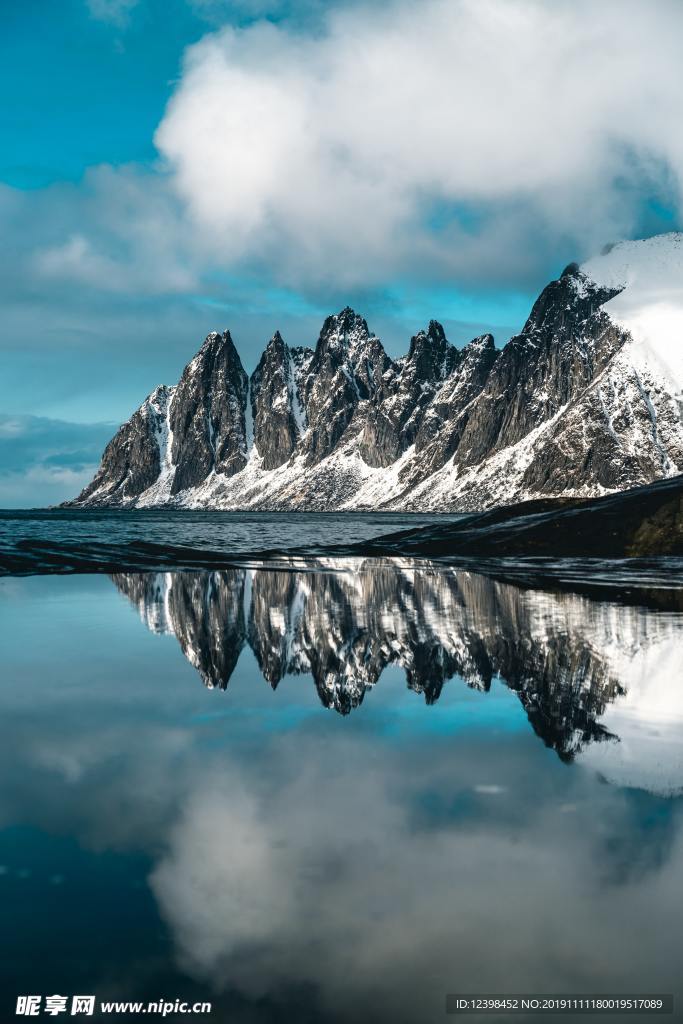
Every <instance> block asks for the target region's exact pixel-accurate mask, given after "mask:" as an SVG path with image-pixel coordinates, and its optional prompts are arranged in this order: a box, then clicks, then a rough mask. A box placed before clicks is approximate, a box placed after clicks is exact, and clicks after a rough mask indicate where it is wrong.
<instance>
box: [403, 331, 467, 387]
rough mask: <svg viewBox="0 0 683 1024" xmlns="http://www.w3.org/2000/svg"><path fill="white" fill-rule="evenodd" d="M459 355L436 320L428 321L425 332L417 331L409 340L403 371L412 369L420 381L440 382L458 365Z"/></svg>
mask: <svg viewBox="0 0 683 1024" xmlns="http://www.w3.org/2000/svg"><path fill="white" fill-rule="evenodd" d="M459 359H460V353H459V351H458V349H457V348H455V346H454V345H451V343H450V342H449V341H448V339H447V338H446V332H445V331H444V329H443V327H442V326H441V324H440V323H439V322H438V320H430V322H429V327H428V328H427V330H426V331H425V330H422V331H418V332H417V334H415V335H413V337H412V338H411V339H410V347H409V349H408V355H407V356H406V358H405V360H404V362H403V371H404V372H406V371H407V372H410V371H411V369H413V368H414V372H415V373H416V375H417V376H418V377H419V378H421V379H422V380H440V379H441V380H442V379H443V378H444V377H447V376H448V375H449V374H450V373H452V371H453V370H454V369H455V367H456V366H457V364H458V361H459Z"/></svg>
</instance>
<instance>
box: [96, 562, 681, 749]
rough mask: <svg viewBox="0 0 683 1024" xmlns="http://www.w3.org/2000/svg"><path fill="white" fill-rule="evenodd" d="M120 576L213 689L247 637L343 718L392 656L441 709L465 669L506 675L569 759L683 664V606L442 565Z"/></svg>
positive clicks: (485, 685) (473, 676) (482, 681)
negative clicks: (446, 689) (522, 583)
mask: <svg viewBox="0 0 683 1024" xmlns="http://www.w3.org/2000/svg"><path fill="white" fill-rule="evenodd" d="M306 570H308V571H306ZM310 570H315V571H310ZM113 579H114V582H115V583H116V586H117V587H118V588H119V590H120V591H121V592H122V593H124V594H125V595H126V596H127V597H128V598H129V599H130V600H131V601H132V602H133V603H134V604H136V605H137V606H138V608H139V609H140V613H141V615H142V617H143V620H144V621H145V622H146V624H147V625H148V627H149V628H150V629H151V630H153V631H154V632H161V633H171V634H174V635H175V636H176V637H177V638H178V641H179V642H180V645H181V647H182V649H183V652H184V654H185V656H186V657H187V658H188V660H189V661H190V662H191V663H192V664H193V665H194V666H195V667H196V668H197V670H198V671H199V673H200V675H201V677H202V679H203V680H204V682H205V684H206V685H207V686H211V687H214V686H218V687H221V688H223V689H225V688H226V687H227V685H228V682H229V680H230V676H231V675H232V672H233V671H234V668H235V665H236V664H237V660H238V658H239V655H240V652H241V650H242V648H243V646H244V645H245V643H248V644H249V646H250V647H251V649H252V651H253V652H254V655H255V657H256V660H257V661H258V664H259V666H260V669H261V671H262V673H263V675H264V677H265V678H266V679H267V680H268V682H269V683H270V684H271V686H273V687H276V686H277V684H278V683H279V681H280V680H281V679H282V678H283V676H285V675H287V674H301V673H310V674H311V675H312V676H313V679H314V681H315V685H316V688H317V691H318V693H319V695H320V699H321V701H322V702H323V704H324V705H325V706H326V707H334V708H335V709H336V710H337V711H339V712H341V713H342V714H347V713H348V712H349V711H351V710H352V709H353V708H355V707H357V706H358V705H359V704H360V703H361V701H362V700H363V697H364V694H365V692H366V691H367V690H368V689H369V688H370V687H372V686H373V685H374V684H375V683H376V682H377V680H378V679H379V677H380V676H381V674H382V672H383V670H384V668H385V667H386V666H387V665H391V664H393V665H399V666H401V667H402V668H403V669H404V670H405V673H406V678H407V682H408V686H409V687H410V689H412V690H414V691H416V692H417V693H422V694H424V696H425V700H426V701H427V703H429V704H432V703H434V702H435V701H437V700H438V698H439V695H440V693H441V690H442V688H443V685H444V683H445V682H446V681H447V680H448V679H450V678H451V677H453V676H460V677H462V678H463V679H464V680H465V681H466V682H467V684H468V685H469V686H472V687H475V688H477V689H480V690H488V689H489V687H490V685H491V680H492V678H494V677H500V678H502V679H503V680H504V681H505V682H506V683H507V685H508V686H509V687H510V688H511V689H513V690H514V691H515V692H516V693H517V694H518V695H519V699H520V701H521V702H522V704H523V706H524V708H525V711H526V713H527V715H528V717H529V720H530V722H531V724H532V726H533V728H534V730H535V731H536V732H537V734H538V735H539V736H541V737H542V739H543V740H544V742H545V743H546V744H547V745H548V746H551V747H553V748H554V749H555V750H556V751H557V753H558V754H559V755H560V757H562V758H563V759H564V760H571V759H573V758H574V756H575V755H576V754H577V753H578V752H579V751H581V750H582V749H583V748H584V747H586V746H587V745H588V744H589V743H591V741H595V740H602V739H615V740H616V739H617V738H618V735H617V736H615V735H614V733H613V730H612V729H611V728H610V727H609V725H608V722H607V720H608V719H609V716H608V715H607V714H606V712H607V710H608V708H609V706H610V705H612V704H613V703H614V702H615V701H617V703H619V701H620V700H621V701H625V706H628V705H629V702H630V703H631V704H633V701H634V700H635V703H636V705H637V703H638V701H637V693H638V692H640V689H642V686H643V682H644V680H647V682H648V685H649V686H650V687H651V686H652V683H653V673H654V675H655V676H656V675H657V672H658V666H659V668H660V669H661V671H664V666H665V665H668V664H669V662H670V663H671V664H672V665H674V664H677V661H678V658H679V655H680V651H681V646H683V615H680V614H669V613H661V612H655V611H649V610H647V609H643V608H638V607H629V606H626V605H622V604H617V603H610V602H605V601H600V602H596V601H592V600H590V599H589V598H586V597H582V596H579V595H576V594H570V593H557V594H556V593H544V592H540V591H533V590H528V589H521V588H519V587H516V586H513V585H510V584H506V583H500V582H496V581H494V580H491V579H489V578H488V577H485V576H479V575H476V574H473V573H469V572H462V571H443V570H437V569H436V568H432V567H430V566H429V564H428V563H422V564H421V565H420V566H418V567H414V566H412V567H408V568H407V567H406V566H405V565H399V564H398V563H391V562H377V561H375V562H373V561H370V560H366V561H350V560H346V561H345V562H340V563H338V564H332V565H330V564H329V563H327V564H325V565H324V566H323V565H322V564H318V565H311V566H307V567H305V568H304V569H302V568H297V569H294V570H289V569H271V568H267V569H265V568H264V569H255V570H254V569H249V570H247V569H230V570H225V571H220V572H201V573H190V572H180V573H174V574H171V573H168V574H148V575H145V574H119V575H116V576H114V577H113ZM667 659H668V660H667ZM666 671H669V669H667V670H666ZM665 682H666V681H665ZM668 682H669V683H671V682H673V683H675V679H674V680H673V681H671V680H669V681H668ZM634 694H635V696H634ZM660 698H661V695H660ZM667 699H668V698H667ZM674 699H675V700H678V703H679V704H680V697H678V695H677V694H674ZM659 703H660V704H661V699H660V701H659ZM672 714H673V716H674V717H676V715H677V714H678V712H676V711H675V709H674V711H673V712H670V709H669V711H666V713H665V714H664V718H665V719H670V718H671V715H672Z"/></svg>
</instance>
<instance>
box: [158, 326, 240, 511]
mask: <svg viewBox="0 0 683 1024" xmlns="http://www.w3.org/2000/svg"><path fill="white" fill-rule="evenodd" d="M247 390H248V380H247V375H246V373H245V372H244V370H243V368H242V363H241V362H240V357H239V356H238V354H237V350H236V348H235V346H234V345H233V342H232V338H231V337H230V332H229V331H225V332H224V333H223V334H222V335H221V334H210V335H209V336H208V338H207V339H206V341H205V342H204V344H203V345H202V347H201V349H200V350H199V352H198V353H197V355H196V356H195V358H194V359H193V360H192V362H191V363H188V365H187V366H186V367H185V369H184V370H183V375H182V377H181V378H180V383H179V384H178V387H177V388H176V392H175V395H174V396H173V402H172V404H171V415H170V427H171V431H172V435H173V443H172V450H171V452H172V461H173V464H174V465H175V467H176V470H175V475H174V477H173V483H172V485H171V494H178V492H179V491H183V490H185V489H186V488H188V487H196V486H197V484H201V483H203V482H204V480H206V478H207V477H208V475H209V473H210V472H211V471H212V470H213V469H215V471H216V472H217V473H222V474H223V475H224V476H228V477H229V476H232V475H233V474H235V473H239V471H240V470H241V469H243V468H244V466H245V464H246V461H247V435H246V408H247Z"/></svg>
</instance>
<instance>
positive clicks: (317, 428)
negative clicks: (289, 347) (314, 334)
mask: <svg viewBox="0 0 683 1024" xmlns="http://www.w3.org/2000/svg"><path fill="white" fill-rule="evenodd" d="M391 366H392V364H391V360H390V359H389V357H388V356H387V354H386V352H385V351H384V349H383V347H382V344H381V342H380V341H379V339H378V338H376V337H375V336H374V335H371V334H370V332H369V331H368V325H367V324H366V322H365V320H363V318H362V317H360V316H358V314H357V313H354V311H353V310H352V309H349V308H348V307H347V308H346V309H343V310H342V311H341V313H338V314H337V315H336V316H330V317H328V318H327V320H326V321H325V323H324V324H323V328H322V331H321V332H320V337H319V338H318V343H317V345H316V347H315V352H314V354H313V358H312V359H311V362H310V366H309V368H308V374H307V376H306V380H305V383H304V385H303V401H304V407H305V412H306V419H307V422H308V426H309V428H310V429H309V432H308V434H307V436H306V437H305V438H304V440H303V444H302V451H303V453H304V455H305V456H306V461H307V463H308V464H309V465H314V464H315V463H316V462H319V461H320V460H321V459H324V458H325V456H327V455H329V454H330V453H331V452H332V451H333V450H334V448H335V447H336V445H337V444H338V442H339V441H340V440H341V438H342V436H343V434H344V432H345V430H346V429H347V427H348V426H349V424H350V423H351V421H352V419H353V417H354V413H355V412H356V410H357V408H358V406H359V404H360V403H361V402H367V401H369V400H371V399H374V398H376V396H377V395H378V394H380V393H381V392H382V389H383V386H384V378H385V375H386V374H387V373H388V372H389V371H390V369H391Z"/></svg>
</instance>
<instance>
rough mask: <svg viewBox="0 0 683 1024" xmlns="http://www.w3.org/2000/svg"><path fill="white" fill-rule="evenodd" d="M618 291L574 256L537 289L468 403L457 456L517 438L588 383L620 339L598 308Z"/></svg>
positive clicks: (469, 459)
mask: <svg viewBox="0 0 683 1024" xmlns="http://www.w3.org/2000/svg"><path fill="white" fill-rule="evenodd" d="M617 294H618V289H612V290H610V289H605V288H598V287H597V286H596V285H594V284H592V282H590V281H588V280H587V279H586V278H585V277H584V276H583V275H582V274H581V272H580V271H579V270H578V268H577V267H576V266H575V265H573V264H571V265H570V266H569V267H567V269H566V270H565V271H564V273H563V274H562V277H560V278H559V280H557V281H553V282H551V284H549V285H548V286H547V287H546V288H545V289H544V290H543V292H542V293H541V295H540V296H539V298H538V299H537V300H536V302H535V304H534V306H533V309H532V310H531V314H530V316H529V319H528V320H527V322H526V324H525V325H524V328H523V330H522V332H521V334H519V335H517V336H516V337H514V338H512V339H511V340H510V341H509V342H508V344H507V345H506V346H505V348H504V349H503V351H502V352H501V354H500V357H499V358H498V359H497V360H496V362H495V365H494V366H493V368H492V370H491V374H490V376H489V378H488V381H487V383H486V386H485V388H484V389H483V391H482V393H481V395H480V397H479V399H478V401H477V402H476V404H475V406H474V407H473V408H472V410H471V411H470V414H469V417H468V422H467V426H466V427H465V430H464V431H463V435H462V438H461V439H460V443H459V445H458V450H459V453H458V461H459V462H460V463H461V464H463V465H465V466H474V465H476V464H477V463H478V462H480V461H481V460H482V459H483V458H485V457H486V456H487V455H490V454H491V452H494V451H498V450H500V449H501V448H505V447H507V446H509V445H511V444H514V443H515V442H517V441H519V440H521V439H522V438H523V437H525V436H526V435H527V434H528V433H529V432H530V431H532V430H533V429H534V428H535V427H537V426H539V424H541V423H543V422H544V421H546V420H549V419H550V418H551V417H552V416H554V415H555V414H556V413H557V412H558V411H559V410H560V409H561V408H562V407H563V406H565V405H566V404H567V403H568V402H570V401H571V400H572V399H574V398H575V397H576V396H577V395H578V394H579V393H580V392H581V391H582V390H583V389H585V388H586V387H587V385H588V384H590V382H591V381H592V380H593V379H594V377H595V376H596V375H597V374H598V373H599V372H600V370H602V369H603V367H604V366H606V365H607V362H608V361H609V359H610V358H611V357H612V356H613V355H614V353H615V351H616V350H617V349H618V348H619V347H621V345H623V343H624V341H625V340H626V336H625V335H624V334H623V332H621V331H619V330H618V328H616V327H615V326H614V325H613V323H612V321H611V320H610V319H609V317H608V316H607V314H606V313H604V312H603V311H602V310H601V309H600V307H601V305H602V304H603V303H604V302H607V301H608V299H611V298H612V297H613V296H614V295H617Z"/></svg>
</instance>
